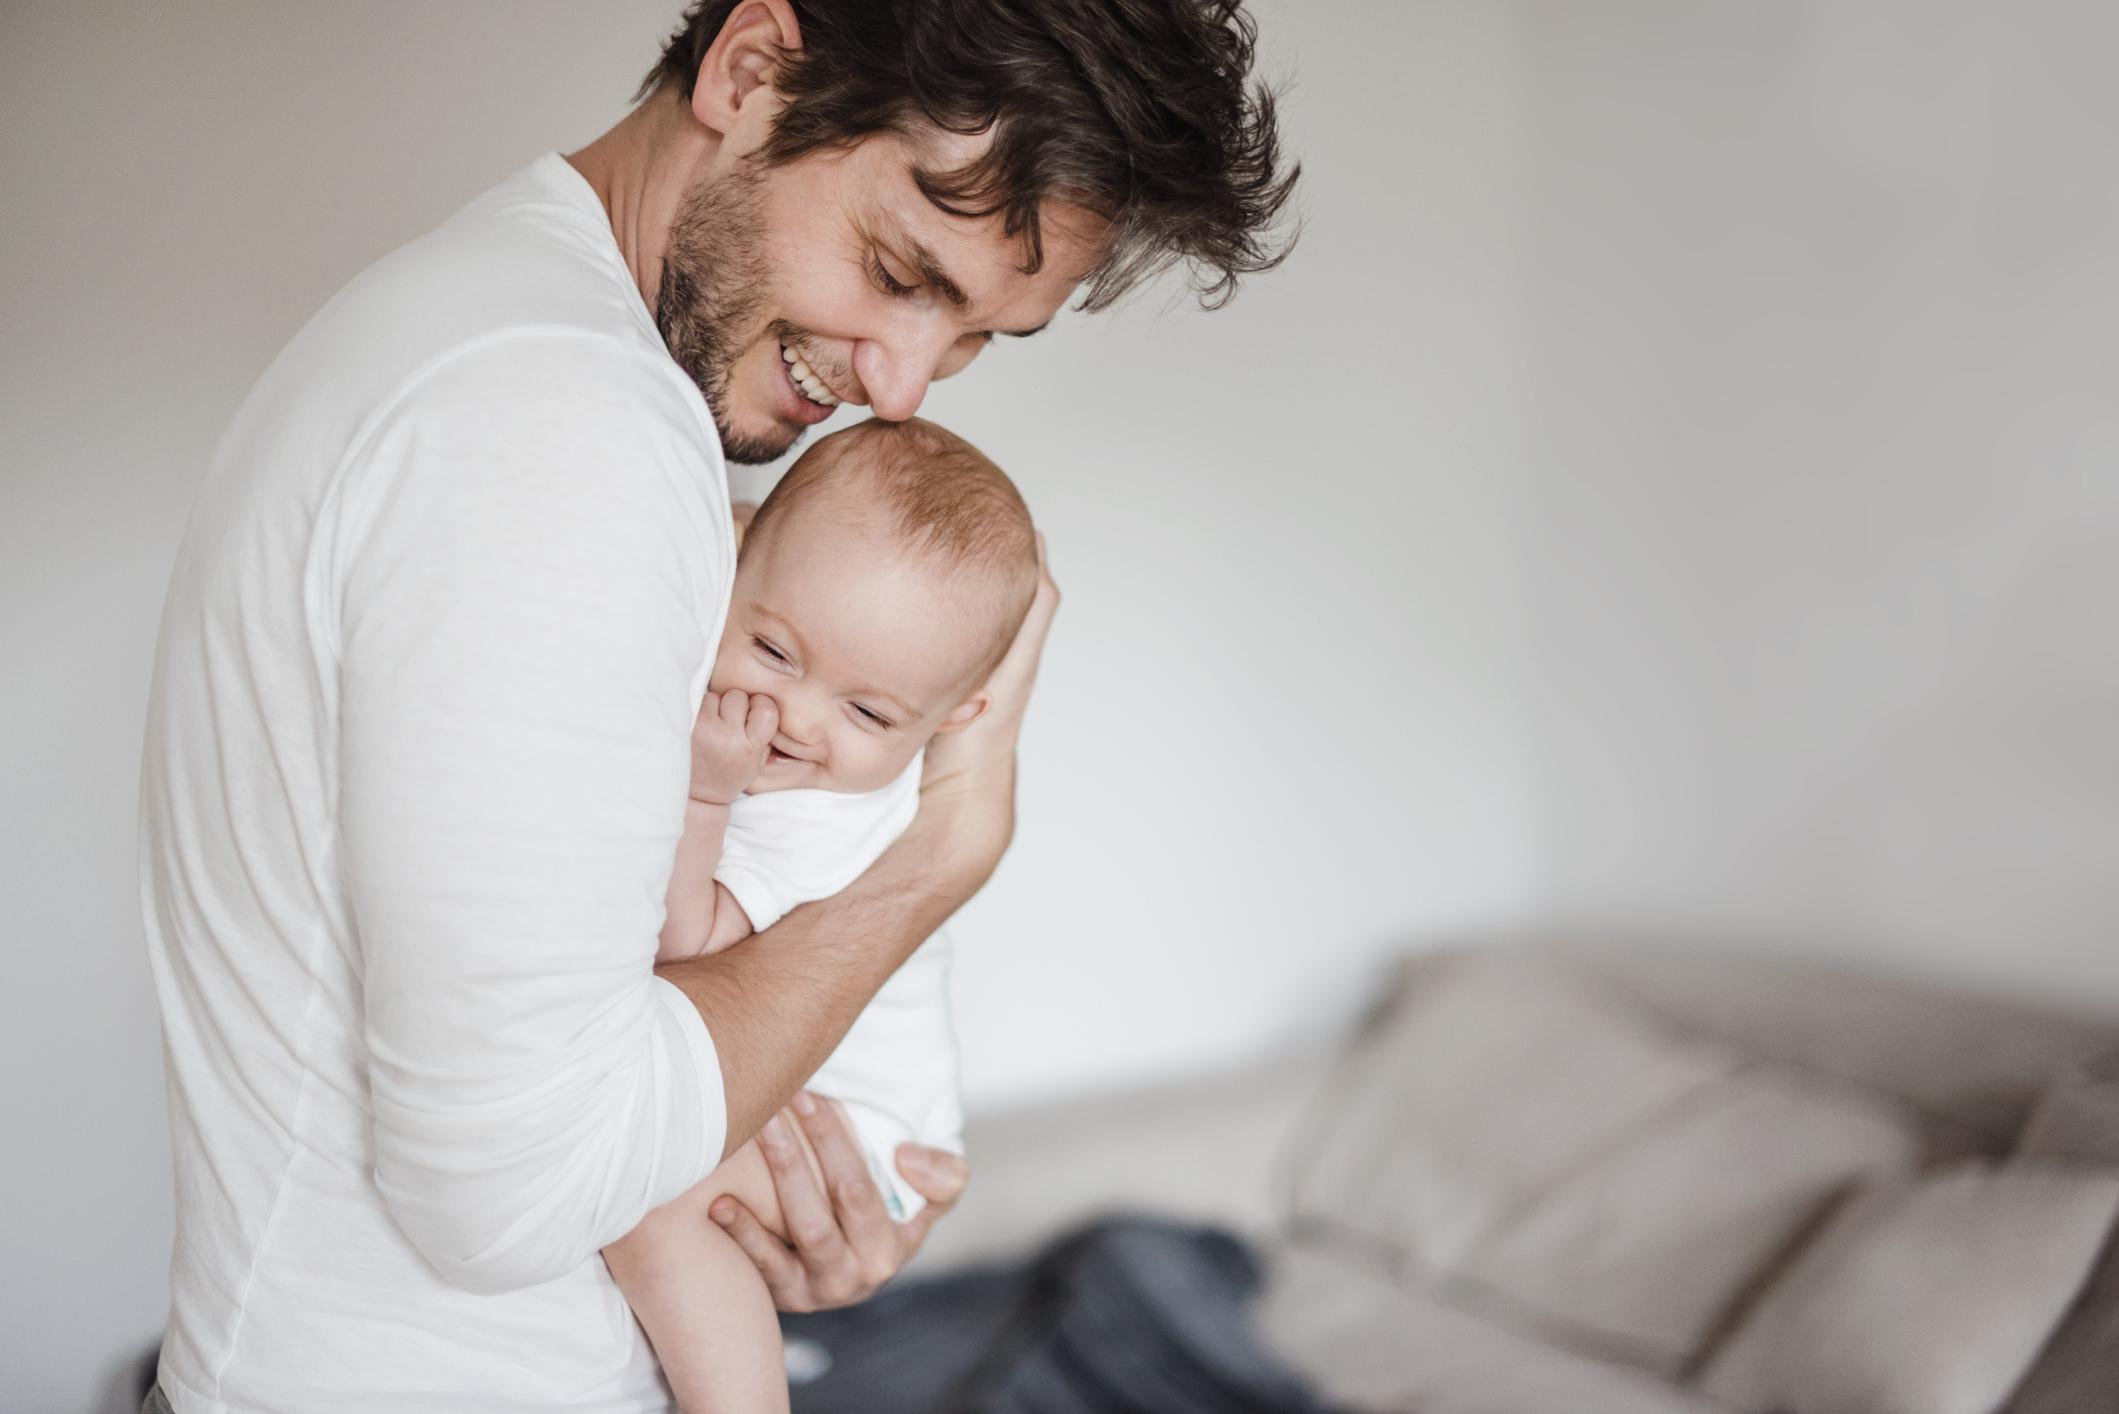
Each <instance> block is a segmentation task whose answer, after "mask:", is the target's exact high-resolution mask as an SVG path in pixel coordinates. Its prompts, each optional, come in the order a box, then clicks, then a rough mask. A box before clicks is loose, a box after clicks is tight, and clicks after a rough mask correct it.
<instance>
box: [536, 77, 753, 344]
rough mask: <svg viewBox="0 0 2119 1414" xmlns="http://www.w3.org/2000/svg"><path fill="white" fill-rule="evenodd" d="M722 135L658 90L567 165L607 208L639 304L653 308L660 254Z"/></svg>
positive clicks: (665, 91)
mask: <svg viewBox="0 0 2119 1414" xmlns="http://www.w3.org/2000/svg"><path fill="white" fill-rule="evenodd" d="M720 145H721V139H720V135H719V134H717V133H715V132H713V131H711V130H710V129H708V128H706V127H704V126H702V125H701V124H700V123H699V122H698V121H697V120H696V119H695V118H693V117H692V112H691V108H690V106H689V105H688V104H686V103H685V101H684V99H683V97H682V96H681V95H679V94H678V93H677V92H675V91H674V90H672V89H658V90H657V91H656V92H654V93H652V94H650V95H648V97H647V98H646V100H645V101H643V102H642V103H641V104H640V105H639V106H638V107H636V108H634V109H633V111H632V112H630V113H628V114H626V115H625V117H623V118H621V119H620V120H619V121H618V123H617V125H616V126H615V127H613V128H612V129H611V130H610V131H609V132H607V133H605V134H604V135H603V136H602V137H599V138H597V139H596V140H595V141H594V142H592V143H590V144H589V145H588V146H587V147H584V148H582V149H581V150H580V151H579V152H570V153H568V154H567V159H566V160H567V161H568V162H570V163H572V164H573V167H574V170H575V171H577V172H579V173H581V175H582V177H583V179H584V180H586V181H587V182H588V184H589V186H590V187H591V188H593V189H594V190H595V193H596V196H597V198H598V199H599V200H601V201H602V202H603V209H604V213H605V214H606V215H607V216H609V217H610V219H611V234H612V235H613V236H614V237H616V239H617V241H618V251H619V254H621V255H622V256H624V257H625V264H626V268H627V269H629V270H631V271H632V272H633V282H634V283H635V284H637V285H638V286H639V287H640V298H641V299H642V300H644V301H646V303H647V307H648V308H649V309H653V308H654V307H655V300H656V294H657V291H658V290H659V288H660V287H661V284H662V254H663V251H664V250H665V249H666V248H667V247H668V245H669V236H670V227H671V225H672V224H673V223H674V222H675V221H676V219H677V211H678V208H679V207H680V206H681V205H682V204H683V201H684V194H685V192H687V191H688V190H690V189H691V186H692V184H693V182H694V181H696V180H697V178H698V176H699V174H700V173H701V172H702V171H703V170H704V169H705V168H706V166H707V165H708V164H709V163H711V162H712V161H713V159H714V156H715V154H716V153H717V152H718V151H719V150H720Z"/></svg>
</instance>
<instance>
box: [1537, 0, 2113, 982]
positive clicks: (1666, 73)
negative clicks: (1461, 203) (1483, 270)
mask: <svg viewBox="0 0 2119 1414" xmlns="http://www.w3.org/2000/svg"><path fill="white" fill-rule="evenodd" d="M1536 14H1537V22H1536V23H1535V24H1527V25H1526V26H1525V27H1524V30H1523V36H1524V42H1523V47H1522V50H1521V63H1522V65H1523V68H1522V92H1523V95H1524V117H1523V120H1522V121H1523V132H1524V142H1523V149H1524V151H1525V152H1526V153H1527V154H1528V156H1529V166H1528V167H1527V168H1526V169H1525V170H1524V172H1523V173H1522V174H1521V181H1522V185H1523V190H1524V192H1525V205H1524V209H1523V215H1524V231H1525V237H1524V240H1525V246H1524V248H1525V259H1524V262H1523V266H1522V276H1521V280H1520V282H1519V285H1518V293H1519V298H1520V300H1521V302H1522V310H1523V321H1522V326H1521V327H1522V339H1523V345H1524V347H1525V349H1526V350H1527V351H1528V357H1529V359H1530V364H1531V379H1530V382H1529V384H1528V386H1527V387H1526V389H1525V391H1524V398H1523V402H1522V404H1521V407H1520V408H1519V410H1518V414H1519V416H1520V419H1521V422H1522V424H1523V426H1524V427H1525V429H1526V434H1525V435H1526V441H1525V445H1524V448H1523V455H1522V457H1521V460H1520V462H1519V464H1518V465H1519V469H1520V472H1521V476H1522V481H1521V486H1520V494H1521V502H1520V515H1519V516H1518V517H1517V519H1516V524H1517V526H1518V528H1519V531H1520V533H1521V535H1522V543H1521V551H1522V567H1523V602H1524V604H1525V605H1526V626H1527V633H1528V642H1527V650H1528V660H1527V661H1528V665H1529V666H1530V667H1531V668H1532V669H1533V671H1532V673H1531V675H1530V679H1529V680H1530V683H1531V684H1532V691H1531V692H1530V694H1529V695H1528V697H1527V698H1526V703H1525V705H1526V708H1527V710H1528V713H1529V720H1530V723H1531V728H1532V730H1531V740H1532V742H1533V743H1534V750H1535V755H1534V758H1533V761H1532V763H1531V766H1530V769H1531V771H1532V773H1533V775H1534V778H1535V780H1536V785H1535V788H1534V790H1535V798H1536V802H1537V809H1536V811H1535V812H1534V814H1533V816H1532V817H1531V819H1532V824H1533V828H1534V829H1535V831H1536V844H1535V857H1534V864H1533V871H1534V873H1535V876H1536V878H1537V887H1538V893H1539V895H1540V909H1541V911H1552V912H1560V913H1566V914H1572V915H1579V916H1587V917H1596V918H1599V919H1603V920H1607V921H1609V920H1636V921H1639V920H1650V921H1654V922H1656V923H1658V924H1659V925H1661V926H1662V928H1664V929H1665V930H1669V931H1685V930H1686V929H1688V928H1691V927H1695V926H1699V925H1704V926H1701V927H1700V931H1701V932H1702V933H1703V934H1704V933H1706V932H1708V931H1709V930H1711V931H1713V932H1717V933H1721V934H1725V935H1732V936H1733V935H1738V934H1752V935H1758V936H1765V937H1772V938H1775V939H1779V940H1788V941H1791V942H1798V943H1801V944H1802V945H1805V946H1810V947H1815V948H1818V949H1823V950H1832V951H1838V952H1843V953H1846V954H1848V955H1851V956H1855V957H1858V958H1862V959H1865V960H1868V961H1872V962H1875V963H1877V964H1880V965H1887V966H1909V965H1910V966H1914V967H1918V968H1920V969H1923V970H1928V971H1933V972H1939V973H1946V974H1952V975H1956V976H1961V977H1968V978H1981V979H1987V980H1990V981H1992V982H1996V983H1999V984H2001V985H2004V986H2006V987H2009V988H2011V989H2014V990H2019V991H2024V992H2031V993H2039V994H2050V995H2055V996H2064V997H2068V998H2071V999H2076V1000H2080V1001H2084V1002H2103V1003H2107V1004H2119V956H2115V945H2119V396H2115V395H2119V179H2115V173H2119V166H2115V163H2114V156H2113V149H2112V135H2113V134H2114V133H2115V132H2119V88H2115V87H2114V86H2113V84H2112V83H2111V82H2110V77H2111V69H2110V59H2111V56H2112V55H2113V54H2114V53H2115V52H2119V8H2115V7H2113V6H2111V5H2109V4H2098V3H2060V4H2055V3H2041V4H2032V5H2008V6H1994V5H1980V4H1957V5H1910V4H1907V5H1900V4H1869V5H1859V6H1847V5H1839V4H1834V3H1829V2H1828V0H1820V3H1815V4H1802V5H1791V4H1784V3H1770V4H1769V3H1761V4H1751V5H1711V6H1688V5H1675V4H1666V3H1648V2H1647V0H1626V2H1625V3H1613V2H1612V0H1607V3H1604V4H1600V5H1597V6H1593V7H1574V6H1559V5H1556V6H1547V7H1544V8H1542V9H1540V10H1538V11H1537V12H1536Z"/></svg>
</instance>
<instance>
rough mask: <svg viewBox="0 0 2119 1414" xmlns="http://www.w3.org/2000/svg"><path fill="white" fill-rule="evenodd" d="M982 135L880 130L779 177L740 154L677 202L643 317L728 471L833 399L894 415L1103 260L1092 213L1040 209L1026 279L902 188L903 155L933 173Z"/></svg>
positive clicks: (985, 233)
mask: <svg viewBox="0 0 2119 1414" xmlns="http://www.w3.org/2000/svg"><path fill="white" fill-rule="evenodd" d="M985 141H986V139H985V138H983V137H981V138H961V137H955V136H946V135H937V136H935V137H933V138H931V139H929V140H926V141H924V142H921V143H914V142H913V141H911V140H909V139H907V138H904V137H901V136H899V135H897V134H894V133H882V134H877V135H876V136H874V137H870V138H867V139H864V140H863V141H861V142H860V143H858V144H856V145H855V146H853V147H851V148H848V149H844V150H841V151H835V152H824V153H816V154H812V155H810V156H807V157H803V158H800V159H798V160H796V161H794V162H790V163H787V164H785V165H782V166H765V165H763V164H761V163H757V162H755V161H753V160H750V159H739V160H738V164H737V165H735V166H733V167H729V168H723V169H721V170H719V171H717V172H716V173H715V174H714V175H712V176H709V177H706V178H703V179H701V181H700V182H699V183H698V185H696V186H694V187H693V188H692V190H690V191H689V192H687V193H686V194H685V198H684V201H683V204H682V207H681V208H680V210H679V212H678V215H677V218H676V220H675V222H674V223H673V225H672V228H671V232H670V239H669V244H668V248H667V250H666V251H665V253H664V257H663V268H662V282H661V287H660V290H659V292H658V298H657V301H656V320H657V322H658V324H659V325H660V326H661V329H662V335H663V338H664V339H665V341H667V342H668V344H669V347H670V352H671V354H672V356H673V357H675V358H676V359H677V361H678V363H679V364H680V365H682V366H683V367H684V369H685V371H686V372H687V373H688V374H690V375H691V377H692V379H693V381H694V382H696V383H698V384H699V386H700V388H701V389H702V390H703V391H704V392H705V394H706V398H707V403H708V405H709V406H710V407H711V408H712V409H713V413H714V422H715V424H716V426H718V427H719V428H720V431H721V441H722V447H723V450H724V451H725V452H726V454H727V455H728V457H729V459H730V460H732V461H738V462H759V461H769V460H771V459H772V458H774V457H777V456H779V455H780V454H782V453H783V452H785V451H787V450H788V448H790V447H792V446H793V445H794V444H795V442H796V440H797V439H798V438H800V437H801V435H802V434H803V432H804V431H805V430H807V429H808V428H810V427H813V426H815V425H816V424H817V423H820V422H822V421H824V420H825V419H826V418H828V417H830V416H831V415H832V412H833V410H834V409H835V408H836V407H837V406H838V405H839V404H840V403H853V404H856V405H858V406H865V407H868V408H870V409H872V410H873V411H874V413H875V415H876V416H878V417H881V418H885V419H887V420H889V421H893V422H898V421H903V420H904V419H905V418H908V417H911V416H912V415H913V414H914V413H915V412H916V411H918V409H919V406H920V402H921V400H922V399H923V398H924V397H925V396H926V394H927V385H928V383H930V382H931V381H932V380H934V379H936V378H946V377H948V376H949V375H950V374H952V373H954V372H956V371H957V370H958V369H960V368H962V367H964V366H965V365H966V364H968V363H970V362H971V360H972V359H973V358H975V357H976V356H977V355H978V353H979V352H980V350H981V349H983V348H984V347H985V346H986V344H987V342H988V341H989V340H990V339H991V338H993V337H995V336H1004V335H1011V334H1012V335H1016V336H1018V337H1021V336H1026V335H1029V334H1032V333H1035V332H1036V331H1037V330H1039V329H1040V328H1042V327H1044V325H1045V324H1046V323H1047V322H1048V321H1049V320H1051V318H1052V316H1053V315H1054V314H1056V313H1057V312H1058V311H1059V308H1060V306H1061V305H1063V304H1065V303H1066V302H1067V299H1068V297H1069V296H1070V295H1071V294H1072V293H1073V291H1074V288H1075V286H1076V285H1077V284H1078V283H1079V282H1080V280H1081V278H1082V277H1083V275H1085V274H1086V273H1087V271H1088V270H1089V269H1090V267H1091V266H1093V265H1094V264H1095V261H1096V259H1097V257H1098V255H1099V254H1100V253H1101V249H1100V246H1099V244H1098V242H1099V241H1100V239H1101V237H1102V235H1103V230H1102V227H1101V224H1100V223H1099V222H1097V220H1096V219H1095V218H1094V217H1093V216H1091V215H1089V214H1088V213H1087V212H1084V211H1081V210H1080V209H1079V208H1074V207H1067V206H1062V205H1059V204H1057V203H1048V204H1047V206H1046V208H1045V210H1044V211H1043V213H1042V221H1041V225H1042V228H1043V236H1044V256H1045V258H1044V264H1043V266H1042V268H1041V269H1040V270H1039V271H1038V273H1036V274H1034V275H1026V274H1024V273H1023V271H1022V270H1021V269H1020V268H1019V267H1020V265H1021V262H1022V260H1023V247H1022V243H1021V242H1020V241H1019V240H1016V239H1014V238H1012V237H1010V236H1007V235H1006V234H1004V233H1003V232H1002V230H1001V221H1000V218H999V217H989V218H985V219H982V220H977V221H972V220H966V219H964V218H961V217H955V216H951V215H949V214H947V213H946V212H944V211H942V210H941V209H940V208H938V207H937V206H935V205H934V203H932V202H930V201H929V200H928V199H927V198H926V197H925V196H924V195H922V194H921V192H920V189H919V187H918V186H917V185H916V184H915V183H914V180H913V171H914V167H915V163H916V161H917V162H918V164H919V165H922V166H925V167H928V168H930V169H937V170H947V169H949V168H951V167H954V166H956V165H957V164H959V163H961V162H964V161H966V160H968V159H970V158H971V157H973V156H975V155H976V154H977V153H978V152H979V151H980V150H981V147H982V145H983V144H984V142H985Z"/></svg>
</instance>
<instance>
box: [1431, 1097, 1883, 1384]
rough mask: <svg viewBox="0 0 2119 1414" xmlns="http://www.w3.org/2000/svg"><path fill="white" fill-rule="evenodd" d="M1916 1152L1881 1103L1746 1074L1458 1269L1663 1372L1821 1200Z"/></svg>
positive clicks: (1595, 1162) (1586, 1175) (1681, 1109)
mask: <svg viewBox="0 0 2119 1414" xmlns="http://www.w3.org/2000/svg"><path fill="white" fill-rule="evenodd" d="M1917 1154H1918V1145H1917V1143H1916V1141H1915V1139H1914V1136H1913V1131H1912V1127H1911V1125H1910V1122H1909V1121H1908V1119H1907V1117H1906V1116H1905V1115H1904V1114H1902V1113H1901V1112H1900V1111H1899V1110H1898V1109H1897V1108H1896V1107H1895V1106H1891V1105H1887V1104H1884V1103H1882V1102H1879V1101H1878V1100H1876V1099H1874V1098H1872V1097H1870V1096H1868V1095H1866V1094H1863V1093H1862V1092H1860V1091H1857V1090H1853V1089H1851V1088H1848V1087H1844V1086H1838V1085H1834V1084H1831V1083H1828V1082H1820V1081H1816V1080H1810V1079H1805V1078H1803V1077H1801V1076H1799V1075H1796V1074H1792V1073H1789V1072H1785V1071H1782V1070H1779V1069H1777V1068H1774V1067H1769V1066H1751V1067H1747V1068H1746V1069H1744V1070H1741V1071H1738V1072H1737V1073H1735V1074H1732V1075H1728V1076H1725V1077H1723V1078H1722V1079H1720V1080H1717V1081H1714V1082H1712V1083H1711V1084H1709V1085H1706V1086H1704V1087H1702V1088H1701V1089H1700V1090H1698V1091H1695V1092H1694V1093H1693V1094H1692V1095H1691V1096H1690V1097H1688V1098H1687V1099H1686V1100H1685V1101H1684V1102H1683V1103H1682V1104H1680V1105H1679V1106H1677V1107H1676V1109H1675V1110H1674V1111H1672V1112H1671V1113H1668V1114H1666V1115H1664V1116H1661V1117H1660V1118H1658V1119H1657V1120H1656V1121H1655V1122H1654V1123H1653V1124H1652V1125H1651V1126H1650V1127H1649V1128H1648V1129H1647V1130H1646V1131H1645V1132H1644V1133H1642V1134H1640V1135H1639V1136H1638V1137H1637V1138H1635V1139H1634V1140H1633V1141H1632V1142H1630V1143H1627V1144H1622V1145H1619V1146H1616V1147H1614V1148H1612V1149H1610V1150H1609V1151H1607V1152H1605V1153H1603V1154H1600V1155H1598V1156H1597V1157H1596V1158H1594V1159H1592V1160H1591V1161H1590V1162H1589V1163H1588V1164H1587V1165H1586V1166H1585V1168H1584V1169H1583V1170H1582V1171H1581V1172H1579V1173H1577V1174H1575V1175H1573V1176H1571V1177H1570V1178H1568V1179H1567V1180H1566V1181H1565V1182H1563V1183H1561V1184H1559V1185H1558V1186H1556V1187H1554V1188H1553V1189H1552V1190H1550V1191H1549V1192H1547V1193H1546V1194H1544V1195H1542V1196H1541V1197H1539V1198H1538V1199H1536V1200H1534V1201H1532V1202H1531V1203H1530V1204H1528V1205H1527V1206H1526V1207H1525V1208H1524V1209H1523V1210H1521V1211H1520V1212H1518V1213H1516V1214H1514V1215H1512V1216H1510V1217H1508V1218H1506V1219H1504V1220H1502V1222H1501V1223H1500V1224H1499V1225H1498V1226H1497V1227H1496V1228H1495V1229H1494V1230H1493V1231H1492V1232H1491V1233H1490V1234H1489V1235H1488V1237H1487V1238H1486V1239H1485V1240H1484V1241H1482V1242H1481V1243H1480V1244H1479V1245H1478V1246H1477V1247H1476V1248H1474V1250H1473V1251H1472V1252H1471V1253H1470V1255H1469V1257H1468V1259H1467V1260H1466V1262H1465V1265H1464V1272H1465V1274H1466V1275H1468V1276H1470V1277H1472V1278H1475V1279H1476V1280H1478V1281H1479V1282H1481V1283H1482V1284H1483V1285H1485V1286H1486V1287H1488V1288H1490V1289H1492V1290H1493V1291H1495V1292H1498V1293H1500V1294H1501V1295H1503V1296H1505V1297H1506V1298H1508V1299H1510V1300H1512V1301H1515V1302H1517V1303H1520V1304H1521V1305H1522V1306H1523V1307H1524V1308H1525V1309H1526V1310H1528V1311H1532V1312H1535V1313H1537V1314H1538V1315H1539V1316H1541V1317H1544V1318H1546V1319H1548V1320H1555V1321H1558V1322H1561V1323H1563V1324H1565V1325H1566V1326H1568V1327H1571V1328H1572V1329H1573V1331H1574V1332H1575V1333H1576V1335H1577V1336H1578V1337H1579V1338H1580V1339H1581V1340H1583V1341H1586V1342H1587V1343H1589V1344H1592V1345H1593V1346H1595V1347H1597V1348H1600V1349H1604V1350H1607V1351H1609V1352H1611V1353H1613V1354H1615V1355H1618V1356H1620V1357H1622V1358H1625V1359H1629V1360H1632V1361H1634V1362H1636V1363H1638V1364H1642V1365H1646V1366H1650V1367H1652V1368H1656V1369H1659V1370H1662V1371H1664V1372H1667V1373H1673V1374H1674V1373H1675V1372H1676V1371H1677V1370H1678V1369H1679V1368H1680V1367H1681V1366H1683V1365H1684V1364H1685V1363H1686V1362H1687V1361H1688V1360H1689V1359H1690V1358H1691V1357H1692V1356H1693V1355H1694V1354H1695V1353H1696V1352H1697V1351H1698V1350H1699V1349H1700V1347H1701V1346H1702V1345H1703V1344H1704V1343H1705V1342H1706V1340H1707V1338H1708V1337H1709V1336H1710V1335H1711V1334H1712V1333H1713V1332H1714V1330H1715V1329H1716V1328H1717V1327H1718V1326H1719V1325H1720V1324H1721V1323H1722V1322H1723V1321H1724V1320H1725V1319H1726V1317H1727V1316H1728V1314H1729V1311H1730V1308H1731V1306H1732V1305H1733V1304H1734V1303H1735V1301H1736V1300H1737V1298H1738V1297H1739V1296H1740V1294H1741V1293H1742V1292H1743V1291H1744V1290H1745V1289H1746V1287H1747V1286H1748V1285H1749V1284H1750V1283H1751V1282H1752V1281H1753V1280H1754V1279H1755V1278H1756V1277H1757V1276H1758V1275H1759V1274H1760V1273H1761V1272H1763V1271H1765V1270H1766V1269H1767V1268H1768V1267H1769V1266H1770V1265H1771V1264H1772V1263H1773V1261H1774V1260H1775V1259H1776V1258H1777V1257H1778V1256H1780V1255H1781V1254H1782V1252H1784V1251H1785V1250H1786V1248H1787V1246H1788V1244H1789V1243H1790V1242H1791V1241H1792V1240H1794V1239H1795V1238H1796V1237H1797V1235H1798V1234H1799V1233H1800V1232H1801V1231H1802V1230H1803V1229H1804V1228H1805V1227H1806V1226H1807V1225H1808V1224H1809V1223H1811V1222H1812V1221H1813V1220H1814V1219H1815V1218H1816V1217H1817V1215H1818V1214H1819V1213H1820V1212H1821V1211H1822V1210H1823V1208H1824V1207H1825V1206H1826V1205H1827V1204H1828V1203H1829V1202H1830V1201H1831V1200H1832V1199H1834V1198H1835V1197H1838V1196H1839V1195H1840V1194H1841V1193H1843V1192H1844V1191H1845V1190H1846V1189H1847V1188H1848V1187H1849V1186H1850V1185H1852V1184H1853V1183H1854V1182H1856V1181H1857V1180H1860V1179H1862V1178H1864V1177H1878V1176H1884V1175H1887V1174H1890V1173H1893V1172H1896V1171H1899V1170H1902V1169H1903V1168H1905V1167H1907V1166H1908V1165H1910V1164H1911V1162H1912V1161H1913V1160H1914V1159H1915V1158H1916V1157H1917Z"/></svg>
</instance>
